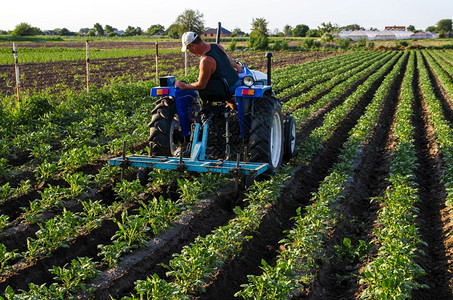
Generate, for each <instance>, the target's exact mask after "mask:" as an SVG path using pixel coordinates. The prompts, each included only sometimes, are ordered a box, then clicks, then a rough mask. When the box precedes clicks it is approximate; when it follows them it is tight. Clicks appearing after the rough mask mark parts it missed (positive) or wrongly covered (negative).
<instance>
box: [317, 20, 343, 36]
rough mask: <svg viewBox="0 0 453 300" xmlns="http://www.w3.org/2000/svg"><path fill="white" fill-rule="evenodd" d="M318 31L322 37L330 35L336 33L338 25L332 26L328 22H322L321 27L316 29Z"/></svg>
mask: <svg viewBox="0 0 453 300" xmlns="http://www.w3.org/2000/svg"><path fill="white" fill-rule="evenodd" d="M318 30H319V31H320V32H321V35H324V34H326V33H329V34H332V33H335V32H337V31H338V25H336V24H334V25H332V23H330V22H329V23H325V22H322V23H321V26H320V27H318Z"/></svg>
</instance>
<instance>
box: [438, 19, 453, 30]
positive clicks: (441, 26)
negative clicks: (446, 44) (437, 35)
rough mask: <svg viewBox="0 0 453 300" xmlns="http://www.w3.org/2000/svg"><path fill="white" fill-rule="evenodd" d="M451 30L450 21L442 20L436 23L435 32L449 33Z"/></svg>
mask: <svg viewBox="0 0 453 300" xmlns="http://www.w3.org/2000/svg"><path fill="white" fill-rule="evenodd" d="M451 28H452V21H451V19H443V20H440V21H439V22H437V32H441V31H443V32H445V33H450V32H451Z"/></svg>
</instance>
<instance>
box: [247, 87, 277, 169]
mask: <svg viewBox="0 0 453 300" xmlns="http://www.w3.org/2000/svg"><path fill="white" fill-rule="evenodd" d="M255 101H256V102H255V103H254V114H253V117H252V122H251V128H250V141H249V147H250V154H251V159H250V160H251V161H253V162H266V163H269V166H270V170H271V171H273V170H276V169H278V168H280V166H281V164H282V160H283V140H284V139H283V134H284V131H283V114H282V109H281V104H280V102H279V101H278V100H277V99H276V98H275V97H273V96H271V95H265V96H264V97H263V98H261V99H258V100H255Z"/></svg>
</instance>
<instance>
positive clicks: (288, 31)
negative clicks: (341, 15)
mask: <svg viewBox="0 0 453 300" xmlns="http://www.w3.org/2000/svg"><path fill="white" fill-rule="evenodd" d="M251 25H252V27H251V32H250V34H248V33H245V32H244V31H242V30H241V29H240V28H234V29H233V30H232V31H231V36H232V37H238V36H249V37H250V39H252V42H251V46H252V48H255V47H254V45H262V44H267V42H266V40H267V38H268V37H270V36H276V37H279V36H281V37H283V36H292V37H323V38H324V39H327V41H328V40H329V37H331V36H333V34H335V33H338V32H340V31H343V30H365V28H363V27H362V26H360V25H358V24H351V25H347V26H338V25H337V24H332V23H331V22H323V23H321V26H318V27H317V28H310V27H309V26H308V25H305V24H298V25H296V26H294V27H292V26H290V25H285V26H284V28H283V30H282V31H280V30H279V29H275V30H273V31H272V32H271V31H270V30H269V29H268V21H267V20H266V19H264V18H253V19H252V23H251ZM205 30H206V27H205V22H204V15H203V13H201V12H200V11H198V10H193V9H186V10H184V11H183V12H182V13H181V14H180V15H178V17H177V18H176V20H175V21H174V23H173V24H171V25H170V26H169V27H168V28H165V27H164V26H163V25H161V24H154V25H151V26H150V27H149V28H148V29H146V30H143V29H142V28H140V27H134V26H128V27H127V28H126V29H125V30H124V31H123V30H118V29H117V28H115V27H113V26H111V25H104V26H102V25H101V24H100V23H96V24H94V25H93V27H92V28H81V29H80V30H79V31H78V32H71V31H70V30H68V29H67V28H56V29H54V30H51V31H47V32H44V31H42V30H41V29H39V28H37V27H33V26H31V25H30V24H28V23H25V22H24V23H20V24H19V25H17V26H16V28H15V29H14V30H12V31H10V32H8V31H4V30H3V31H2V30H0V34H10V35H13V36H35V35H42V34H46V33H47V34H49V33H50V34H54V35H61V36H75V35H80V36H117V35H125V36H140V35H151V36H154V35H160V36H168V37H170V38H180V37H181V36H182V34H183V33H184V32H186V31H194V32H197V33H198V34H201V33H203V32H204V31H205ZM368 30H376V31H377V30H378V29H377V28H369V29H368ZM407 30H410V31H413V32H417V31H421V30H417V29H416V28H415V26H413V25H409V26H407ZM426 31H430V32H436V33H439V35H440V36H441V37H448V36H449V34H450V32H451V31H452V19H442V20H440V21H438V22H437V23H436V25H435V26H434V25H433V26H429V27H428V28H426Z"/></svg>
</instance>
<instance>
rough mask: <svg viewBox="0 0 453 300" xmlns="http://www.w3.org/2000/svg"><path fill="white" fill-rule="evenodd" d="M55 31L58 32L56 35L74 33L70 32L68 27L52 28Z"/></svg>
mask: <svg viewBox="0 0 453 300" xmlns="http://www.w3.org/2000/svg"><path fill="white" fill-rule="evenodd" d="M54 31H55V33H56V34H58V35H62V36H70V35H75V33H74V32H71V31H69V29H67V28H61V29H60V28H55V29H54Z"/></svg>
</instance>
